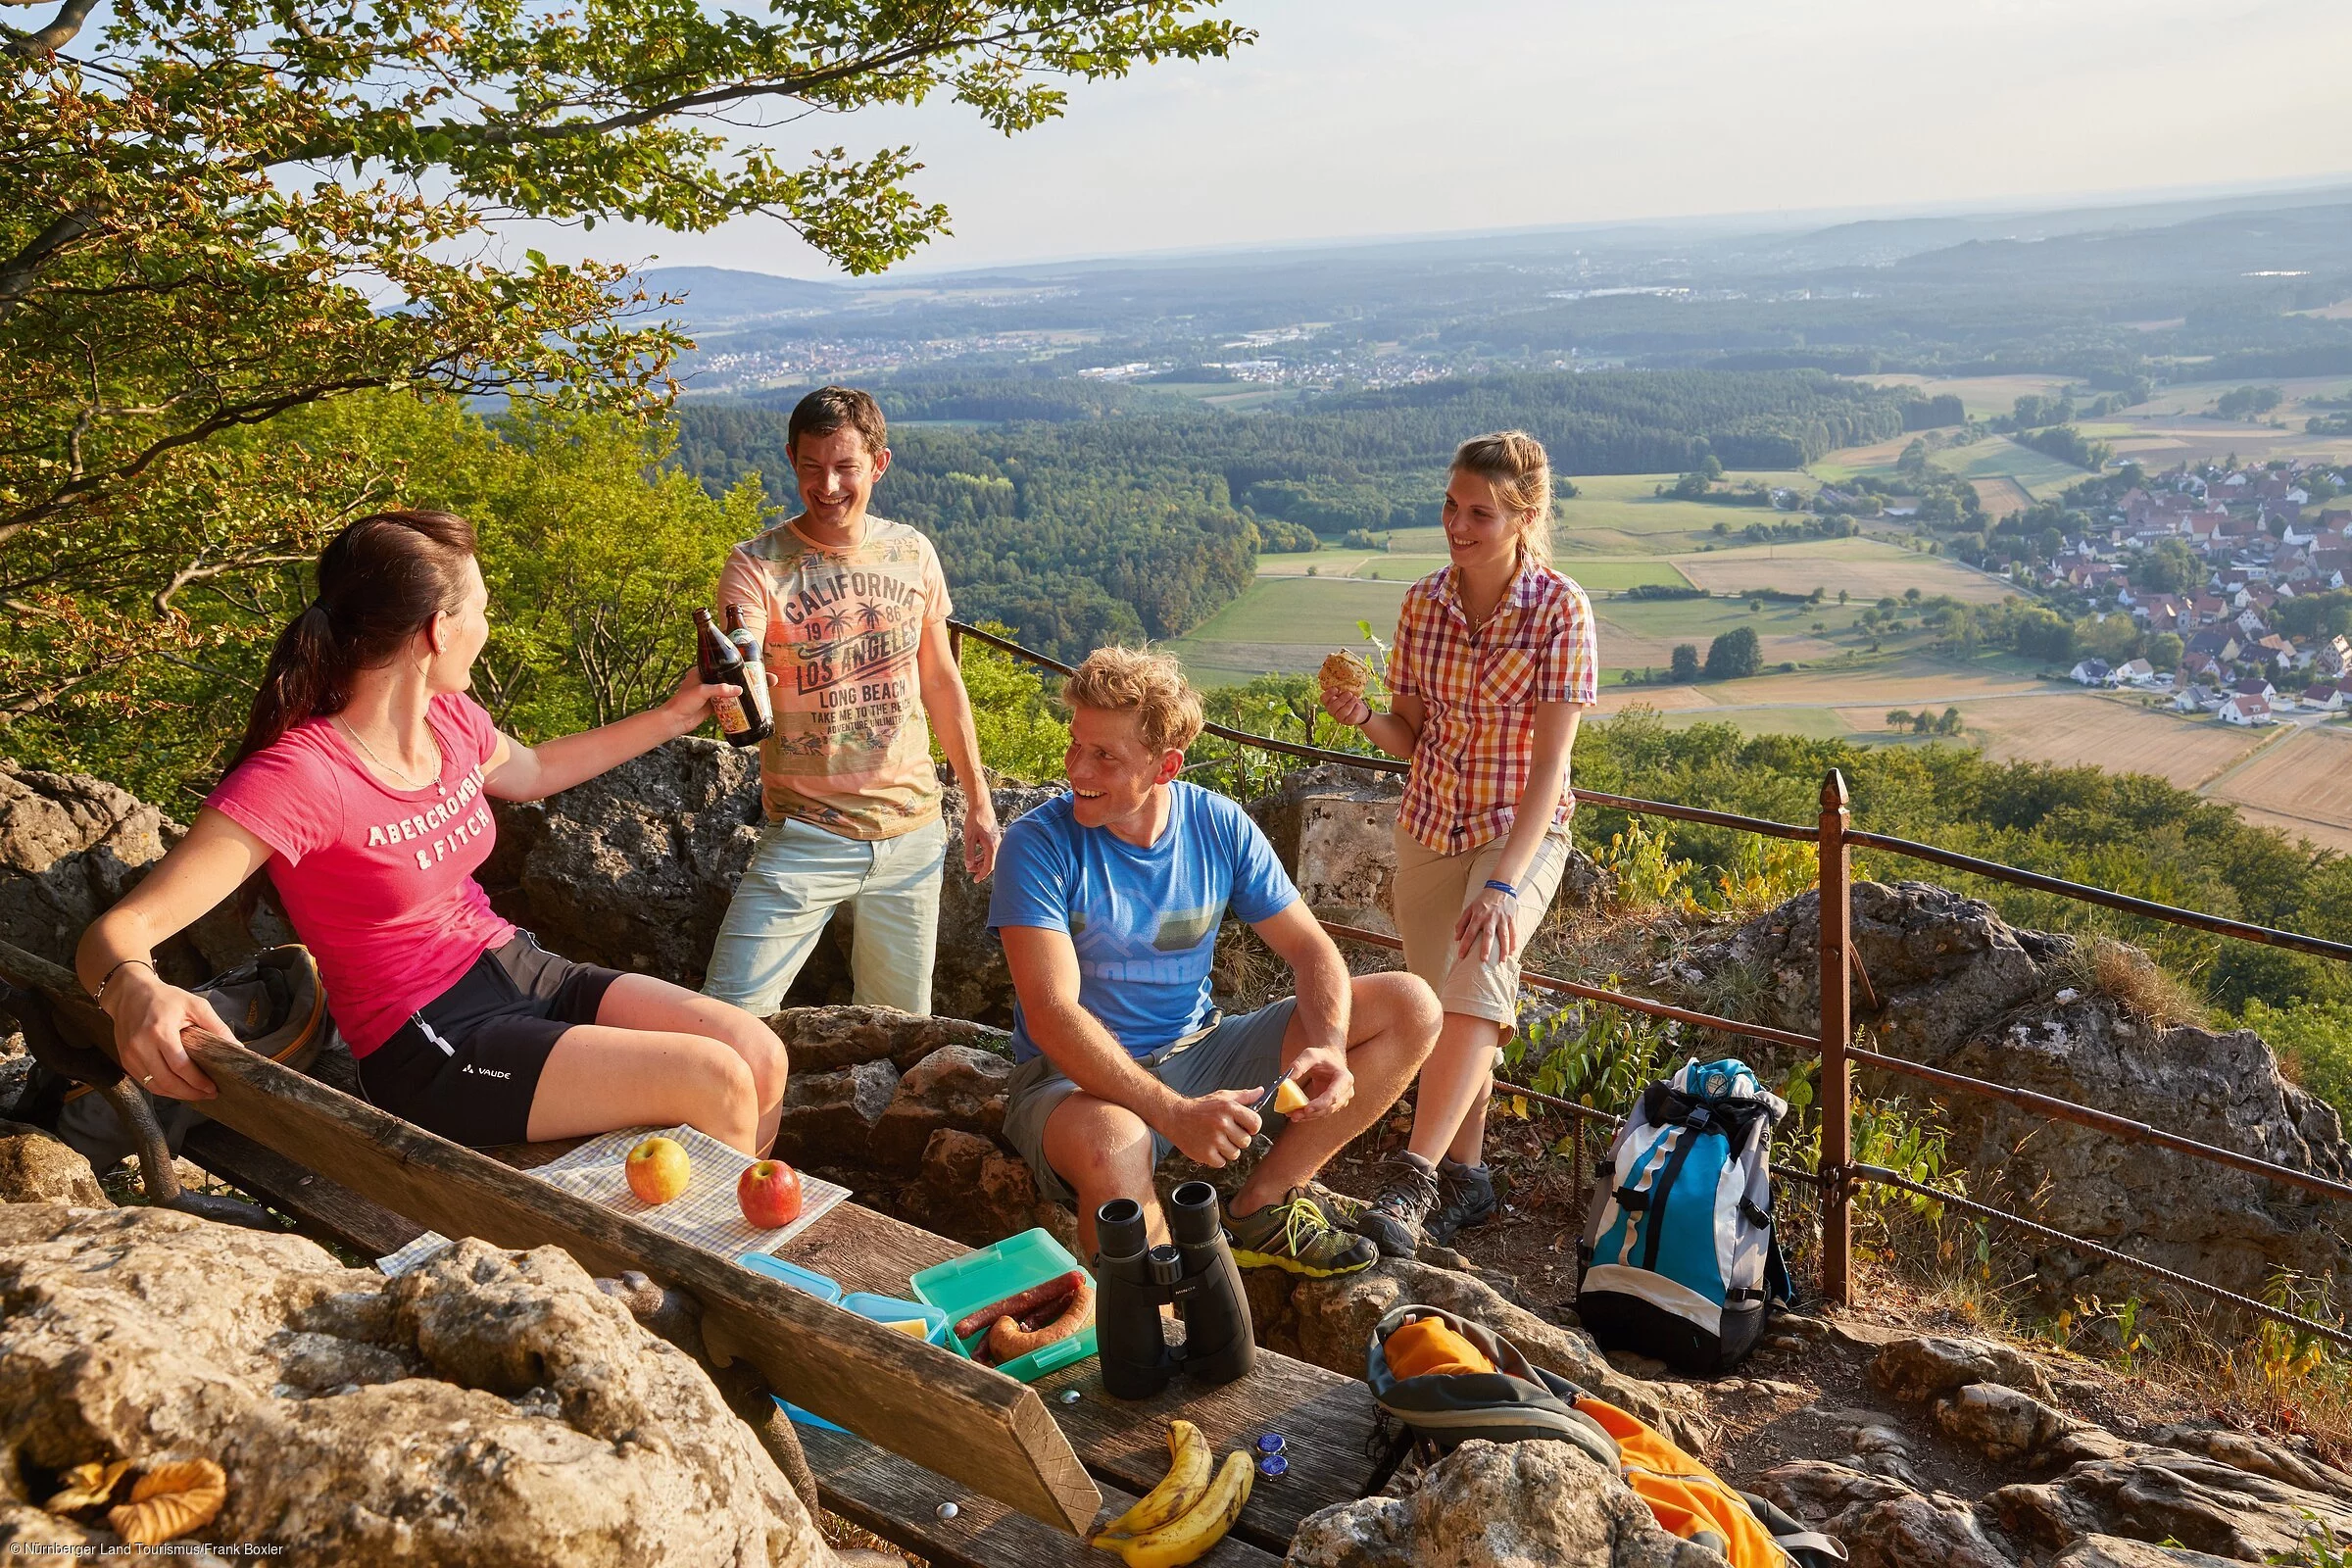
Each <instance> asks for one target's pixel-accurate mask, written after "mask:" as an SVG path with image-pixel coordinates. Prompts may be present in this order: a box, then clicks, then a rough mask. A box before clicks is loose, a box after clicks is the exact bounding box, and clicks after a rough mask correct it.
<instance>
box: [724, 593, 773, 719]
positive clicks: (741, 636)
mask: <svg viewBox="0 0 2352 1568" xmlns="http://www.w3.org/2000/svg"><path fill="white" fill-rule="evenodd" d="M745 618H746V617H745V615H744V613H743V606H741V605H729V606H728V607H727V641H729V642H731V643H733V644H734V645H735V651H736V652H737V653H739V654H741V655H742V656H743V670H744V681H745V684H744V688H743V690H744V697H745V700H746V704H747V707H748V711H749V712H750V714H751V717H752V719H753V721H754V722H755V723H757V724H758V725H760V733H761V734H762V735H764V734H766V733H767V732H768V731H769V730H771V729H773V728H775V723H776V715H775V707H774V704H773V701H772V700H771V699H770V698H769V696H768V692H767V665H766V663H765V662H763V661H762V660H761V659H760V639H759V637H758V636H756V635H755V634H754V633H753V632H752V630H751V628H750V627H748V626H746V625H745V624H744V620H745Z"/></svg>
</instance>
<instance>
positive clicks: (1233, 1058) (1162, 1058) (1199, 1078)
mask: <svg viewBox="0 0 2352 1568" xmlns="http://www.w3.org/2000/svg"><path fill="white" fill-rule="evenodd" d="M1298 1005H1299V1003H1298V999H1297V998H1296V997H1285V998H1283V999H1282V1000H1281V1001H1280V1002H1276V1003H1271V1004H1269V1005H1266V1006H1263V1007H1260V1008H1258V1009H1257V1011H1255V1012H1252V1013H1246V1014H1244V1015H1243V1016H1242V1017H1239V1018H1227V1019H1224V1020H1223V1021H1221V1022H1220V1023H1219V1024H1218V1025H1217V1026H1216V1027H1215V1028H1214V1029H1212V1030H1210V1031H1209V1032H1208V1033H1207V1034H1205V1035H1202V1036H1201V1038H1200V1039H1199V1040H1197V1041H1195V1042H1194V1043H1193V1044H1191V1045H1189V1046H1182V1045H1180V1046H1171V1047H1169V1048H1168V1049H1167V1050H1166V1051H1163V1052H1161V1053H1159V1054H1156V1055H1152V1056H1144V1057H1141V1058H1139V1062H1138V1064H1139V1065H1140V1066H1142V1067H1143V1068H1144V1069H1145V1070H1146V1071H1148V1072H1150V1073H1151V1074H1152V1077H1154V1078H1157V1079H1158V1080H1159V1081H1160V1082H1161V1083H1163V1084H1166V1085H1167V1086H1168V1087H1169V1088H1170V1089H1173V1090H1175V1091H1176V1092H1177V1093H1178V1094H1180V1095H1186V1096H1192V1095H1205V1094H1207V1093H1208V1092H1209V1091H1211V1090H1214V1089H1259V1088H1263V1089H1271V1088H1273V1087H1274V1080H1276V1079H1277V1078H1280V1077H1281V1076H1282V1037H1283V1033H1284V1031H1286V1030H1287V1029H1289V1028H1290V1026H1291V1012H1292V1010H1293V1009H1294V1008H1296V1007H1297V1006H1298ZM1077 1092H1078V1086H1077V1085H1076V1084H1074V1083H1072V1082H1070V1081H1069V1079H1067V1078H1065V1077H1063V1076H1062V1075H1061V1073H1060V1072H1059V1071H1058V1070H1057V1069H1056V1068H1055V1067H1054V1063H1053V1062H1051V1061H1049V1060H1048V1059H1046V1058H1045V1057H1044V1056H1034V1057H1032V1058H1030V1059H1029V1060H1027V1061H1024V1062H1022V1063H1021V1064H1020V1065H1019V1066H1018V1067H1015V1068H1013V1069H1012V1079H1011V1082H1010V1083H1009V1084H1008V1085H1007V1086H1006V1088H1005V1142H1006V1143H1008V1144H1010V1145H1011V1146H1012V1147H1013V1148H1014V1149H1017V1150H1019V1151H1020V1153H1021V1157H1022V1158H1023V1159H1025V1160H1027V1161H1028V1162H1029V1168H1030V1169H1031V1170H1032V1171H1035V1172H1036V1173H1037V1186H1038V1191H1040V1192H1041V1193H1043V1194H1045V1196H1046V1197H1048V1198H1050V1199H1053V1200H1054V1201H1056V1202H1063V1203H1070V1202H1075V1201H1077V1198H1078V1195H1077V1194H1076V1193H1075V1192H1073V1191H1071V1189H1070V1184H1069V1183H1068V1182H1065V1181H1063V1180H1062V1179H1061V1174H1060V1172H1058V1171H1056V1170H1055V1169H1054V1167H1053V1166H1052V1165H1050V1164H1048V1163H1047V1162H1046V1122H1047V1119H1048V1118H1050V1117H1051V1116H1052V1115H1053V1114H1054V1107H1055V1106H1056V1105H1059V1104H1060V1103H1062V1102H1063V1101H1064V1100H1067V1099H1068V1098H1069V1097H1070V1096H1072V1095H1074V1094H1076V1093H1077ZM1281 1119H1282V1118H1280V1117H1279V1116H1276V1115H1275V1114H1274V1113H1273V1112H1272V1111H1270V1110H1269V1111H1267V1112H1266V1120H1267V1121H1268V1122H1269V1123H1273V1122H1279V1121H1280V1120H1281ZM1175 1147H1176V1146H1175V1145H1174V1144H1171V1143H1169V1142H1168V1141H1167V1140H1166V1139H1165V1138H1163V1137H1161V1136H1160V1134H1159V1130H1158V1129H1157V1128H1153V1129H1152V1164H1153V1165H1154V1166H1156V1165H1157V1164H1158V1163H1159V1162H1160V1161H1161V1160H1163V1159H1165V1158H1167V1157H1168V1151H1169V1150H1171V1149H1174V1148H1175Z"/></svg>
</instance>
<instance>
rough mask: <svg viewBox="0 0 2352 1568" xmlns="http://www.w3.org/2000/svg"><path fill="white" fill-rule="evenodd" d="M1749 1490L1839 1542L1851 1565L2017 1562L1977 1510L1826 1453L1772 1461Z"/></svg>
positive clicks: (1996, 1567)
mask: <svg viewBox="0 0 2352 1568" xmlns="http://www.w3.org/2000/svg"><path fill="white" fill-rule="evenodd" d="M1755 1490H1756V1491H1757V1493H1758V1494H1760V1495H1763V1496H1764V1497H1766V1498H1769V1499H1770V1500H1771V1501H1773V1502H1775V1503H1778V1504H1779V1505H1780V1506H1781V1507H1783V1508H1785V1509H1787V1510H1788V1511H1789V1513H1790V1514H1791V1515H1793V1516H1795V1517H1796V1518H1797V1519H1800V1520H1802V1521H1803V1522H1804V1523H1805V1524H1807V1525H1809V1526H1811V1527H1813V1528H1814V1529H1817V1530H1819V1531H1821V1532H1822V1533H1823V1534H1825V1535H1829V1536H1832V1537H1835V1538H1836V1539H1837V1540H1838V1541H1840V1542H1843V1543H1844V1544H1845V1549H1846V1551H1847V1553H1848V1556H1849V1559H1850V1561H1851V1563H1852V1565H1853V1568H2016V1563H2017V1559H2016V1557H2015V1556H2014V1555H2012V1554H2011V1553H2010V1551H2009V1550H2008V1548H2007V1547H2006V1545H2005V1544H2003V1543H2002V1542H2001V1541H2000V1540H1999V1539H1998V1538H1997V1537H1996V1536H1995V1535H1994V1533H1993V1532H1992V1531H1990V1530H1988V1529H1987V1528H1986V1527H1985V1521H1984V1520H1983V1519H1982V1518H1981V1517H1979V1514H1978V1510H1977V1509H1976V1508H1975V1507H1973V1506H1972V1505H1971V1504H1969V1503H1968V1502H1967V1501H1965V1500H1963V1499H1962V1498H1959V1497H1954V1496H1950V1495H1946V1494H1942V1493H1935V1494H1927V1493H1922V1492H1920V1491H1918V1490H1917V1489H1915V1488H1913V1487H1911V1486H1908V1485H1906V1484H1904V1483H1903V1482H1901V1481H1898V1480H1895V1479H1892V1478H1890V1477H1887V1476H1879V1475H1871V1474H1867V1473H1865V1472H1863V1471H1861V1470H1858V1469H1855V1468H1854V1467H1853V1466H1851V1465H1843V1464H1837V1463H1834V1462H1832V1461H1830V1460H1827V1459H1793V1460H1790V1461H1789V1462H1788V1463H1787V1464H1782V1465H1776V1466H1774V1467H1773V1468H1772V1469H1771V1470H1769V1471H1766V1472H1765V1474H1764V1475H1763V1476H1762V1477H1761V1478H1760V1479H1759V1480H1758V1481H1757V1483H1756V1489H1755Z"/></svg>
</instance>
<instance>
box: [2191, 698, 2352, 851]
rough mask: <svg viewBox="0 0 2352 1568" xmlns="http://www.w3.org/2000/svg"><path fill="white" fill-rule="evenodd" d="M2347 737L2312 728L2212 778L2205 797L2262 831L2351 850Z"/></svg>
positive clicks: (2350, 747)
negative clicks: (2261, 827)
mask: <svg viewBox="0 0 2352 1568" xmlns="http://www.w3.org/2000/svg"><path fill="white" fill-rule="evenodd" d="M2348 777H2352V734H2347V733H2346V732H2345V731H2343V730H2340V729H2338V728H2336V727H2335V726H2334V725H2332V724H2330V725H2324V726H2323V725H2311V726H2307V727H2304V728H2301V729H2298V730H2297V731H2296V732H2295V733H2294V734H2292V735H2289V736H2287V737H2286V738H2285V739H2283V740H2279V741H2277V742H2274V743H2273V744H2271V745H2269V746H2266V747H2264V748H2263V749H2262V750H2261V751H2260V752H2258V753H2256V754H2255V755H2254V756H2253V757H2251V758H2250V759H2248V760H2246V762H2245V763H2244V765H2243V766H2239V767H2233V768H2231V769H2230V770H2229V771H2228V772H2227V773H2225V774H2224V775H2223V776H2222V777H2220V778H2218V779H2215V780H2214V781H2213V785H2212V787H2211V788H2210V789H2208V790H2207V791H2206V793H2207V794H2209V795H2211V796H2213V797H2214V798H2215V799H2216V800H2223V801H2228V802H2229V803H2230V804H2231V805H2233V806H2235V807H2236V808H2237V809H2239V810H2240V811H2241V812H2243V813H2244V814H2245V815H2247V816H2248V817H2251V818H2252V819H2253V820H2255V821H2257V822H2261V823H2263V824H2264V825H2266V826H2270V827H2279V828H2284V829H2285V830H2286V831H2287V832H2288V833H2290V834H2294V833H2300V834H2302V835H2303V836H2304V837H2306V838H2308V839H2310V840H2312V841H2313V842H2314V843H2316V844H2321V845H2325V846H2327V848H2329V849H2335V850H2348V851H2352V789H2348V788H2347V787H2346V785H2345V780H2346V779H2347V778H2348Z"/></svg>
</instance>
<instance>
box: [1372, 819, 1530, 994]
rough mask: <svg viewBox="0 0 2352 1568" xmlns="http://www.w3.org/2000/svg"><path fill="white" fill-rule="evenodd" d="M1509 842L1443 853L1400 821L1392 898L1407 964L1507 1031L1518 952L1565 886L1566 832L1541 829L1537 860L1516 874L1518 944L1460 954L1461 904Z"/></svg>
mask: <svg viewBox="0 0 2352 1568" xmlns="http://www.w3.org/2000/svg"><path fill="white" fill-rule="evenodd" d="M1509 842H1510V835H1509V834H1507V833H1506V834H1504V835H1502V836H1501V837H1500V838H1496V839H1493V840H1490V841H1489V842H1487V843H1485V844H1482V845H1480V846H1479V847H1478V848H1477V849H1475V850H1465V851H1463V852H1462V853H1461V854H1459V855H1440V854H1439V853H1438V852H1437V851H1435V850H1433V849H1430V848H1428V847H1427V846H1425V845H1424V844H1422V843H1421V842H1420V841H1419V840H1418V839H1416V838H1414V837H1413V836H1412V835H1411V834H1410V833H1407V832H1406V831H1405V830H1404V828H1403V827H1402V826H1401V825H1399V826H1398V827H1397V879H1396V882H1395V884H1394V888H1393V894H1392V898H1391V909H1392V912H1393V914H1394V916H1395V918H1396V921H1397V935H1398V936H1400V937H1402V938H1403V939H1404V966H1405V967H1406V968H1407V969H1410V970H1411V971H1412V972H1413V973H1414V974H1416V975H1419V976H1420V977H1421V978H1422V979H1423V980H1426V981H1427V982H1429V988H1430V989H1431V990H1432V991H1435V992H1436V993H1437V994H1438V1001H1439V1002H1440V1003H1441V1004H1443V1005H1444V1006H1445V1008H1446V1011H1447V1012H1461V1013H1467V1014H1469V1015H1470V1016H1471V1017H1473V1018H1485V1019H1488V1020H1490V1021H1491V1022H1494V1023H1498V1024H1500V1025H1502V1028H1503V1035H1504V1038H1505V1039H1508V1038H1509V1036H1510V1034H1511V1033H1512V1031H1513V1030H1514V1029H1515V1027H1516V1026H1517V1023H1518V1019H1519V955H1520V954H1522V953H1525V952H1526V951H1527V944H1528V939H1529V938H1531V937H1533V936H1534V935H1535V934H1536V927H1537V926H1539V925H1542V924H1543V923H1544V911H1546V910H1547V909H1549V908H1550V907H1551V900H1552V895H1553V894H1555V893H1557V892H1559V890H1560V874H1561V873H1562V872H1563V871H1565V870H1566V869H1567V868H1568V833H1567V830H1566V829H1564V828H1556V827H1555V828H1553V829H1552V830H1551V831H1550V832H1548V833H1546V834H1544V843H1543V846H1542V847H1541V848H1540V849H1538V850H1537V851H1536V862H1535V864H1533V865H1531V866H1529V867H1528V869H1527V874H1526V875H1525V876H1523V877H1521V878H1520V879H1519V946H1518V948H1517V949H1516V950H1515V951H1514V952H1513V953H1512V955H1511V956H1509V957H1507V958H1495V959H1487V958H1481V957H1470V958H1464V957H1461V956H1459V954H1458V951H1457V944H1456V943H1455V941H1454V936H1453V927H1454V922H1455V921H1457V920H1459V919H1460V918H1461V916H1462V909H1463V907H1465V906H1467V905H1468V904H1469V902H1470V901H1471V900H1472V899H1475V898H1477V897H1478V896H1479V894H1481V893H1483V892H1485V891H1486V886H1487V881H1488V879H1489V878H1491V877H1493V876H1494V875H1495V866H1496V865H1497V864H1498V863H1500V861H1501V859H1502V850H1503V846H1504V845H1505V844H1507V843H1509Z"/></svg>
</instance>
